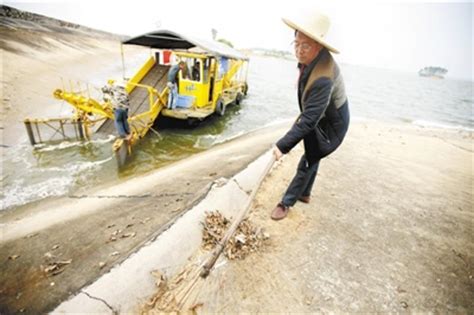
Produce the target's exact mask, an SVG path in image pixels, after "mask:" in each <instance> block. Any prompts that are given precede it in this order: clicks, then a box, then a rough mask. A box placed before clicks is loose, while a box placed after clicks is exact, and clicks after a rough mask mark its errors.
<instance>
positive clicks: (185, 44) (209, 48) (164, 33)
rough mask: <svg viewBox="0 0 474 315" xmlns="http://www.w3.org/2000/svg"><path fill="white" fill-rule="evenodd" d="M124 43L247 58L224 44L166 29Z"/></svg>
mask: <svg viewBox="0 0 474 315" xmlns="http://www.w3.org/2000/svg"><path fill="white" fill-rule="evenodd" d="M122 44H124V45H138V46H145V47H150V48H157V49H191V48H198V49H201V50H203V51H205V52H208V53H210V54H211V55H216V56H224V57H228V58H233V59H242V60H248V57H247V56H245V55H244V54H243V53H241V52H240V51H238V50H236V49H234V48H232V47H229V46H227V45H225V44H222V43H219V42H216V41H212V40H203V39H197V38H194V37H190V36H184V35H181V34H178V33H176V32H172V31H168V30H159V31H154V32H150V33H146V34H143V35H139V36H136V37H133V38H130V39H127V40H125V41H123V42H122Z"/></svg>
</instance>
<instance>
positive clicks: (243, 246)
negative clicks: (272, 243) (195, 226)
mask: <svg viewBox="0 0 474 315" xmlns="http://www.w3.org/2000/svg"><path fill="white" fill-rule="evenodd" d="M202 225H203V234H202V247H203V248H204V249H206V250H210V249H213V248H214V247H215V246H216V245H217V244H218V243H219V242H220V241H221V240H222V238H223V237H224V235H225V233H226V231H227V230H228V229H229V227H230V225H231V221H230V220H229V219H227V218H226V217H224V216H223V215H222V214H221V213H220V212H219V211H213V212H207V213H206V218H205V220H204V222H203V223H202ZM268 238H269V235H268V234H267V233H265V232H264V231H263V229H262V228H257V227H255V226H254V225H253V224H252V223H251V222H250V220H249V219H248V218H246V219H244V220H242V222H240V224H239V226H238V227H237V230H236V231H235V233H234V235H233V236H232V237H231V238H230V239H229V241H228V242H227V244H226V246H225V248H224V251H223V252H224V254H225V256H226V257H227V258H228V259H231V260H232V259H243V258H245V257H246V256H247V255H248V254H250V253H252V252H255V251H257V250H258V249H259V248H260V247H262V245H263V244H264V241H265V240H266V239H268Z"/></svg>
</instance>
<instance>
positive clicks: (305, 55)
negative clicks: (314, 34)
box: [294, 32, 322, 65]
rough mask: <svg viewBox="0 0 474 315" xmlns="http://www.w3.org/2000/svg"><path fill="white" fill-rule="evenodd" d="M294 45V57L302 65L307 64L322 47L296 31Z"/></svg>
mask: <svg viewBox="0 0 474 315" xmlns="http://www.w3.org/2000/svg"><path fill="white" fill-rule="evenodd" d="M294 47H295V56H296V59H298V62H299V63H301V64H304V65H309V64H310V63H311V61H313V60H314V58H316V56H317V55H318V53H319V51H320V50H321V48H322V46H321V45H320V44H319V43H318V42H316V41H314V40H313V39H311V38H310V37H308V36H306V35H305V34H303V33H301V32H296V37H295V43H294Z"/></svg>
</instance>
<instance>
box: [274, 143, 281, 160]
mask: <svg viewBox="0 0 474 315" xmlns="http://www.w3.org/2000/svg"><path fill="white" fill-rule="evenodd" d="M273 155H274V156H275V160H277V161H278V160H279V159H280V158H281V157H282V156H283V153H281V151H280V149H278V147H277V146H274V147H273Z"/></svg>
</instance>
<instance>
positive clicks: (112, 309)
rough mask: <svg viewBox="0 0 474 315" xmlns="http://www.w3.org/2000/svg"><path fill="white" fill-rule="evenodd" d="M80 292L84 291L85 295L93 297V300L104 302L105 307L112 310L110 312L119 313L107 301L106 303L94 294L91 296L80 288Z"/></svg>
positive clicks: (116, 314) (115, 314)
mask: <svg viewBox="0 0 474 315" xmlns="http://www.w3.org/2000/svg"><path fill="white" fill-rule="evenodd" d="M81 292H82V293H84V294H85V295H87V296H88V297H90V298H91V299H93V300H97V301H101V302H102V303H104V304H105V306H107V307H108V308H109V309H110V310H111V311H112V314H114V315H118V314H119V312H118V311H117V310H115V309H114V308H113V307H112V306H110V305H109V303H107V301H106V300H104V299H101V298H98V297H95V296H92V295H90V294H89V293H87V292H86V291H82V290H81Z"/></svg>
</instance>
